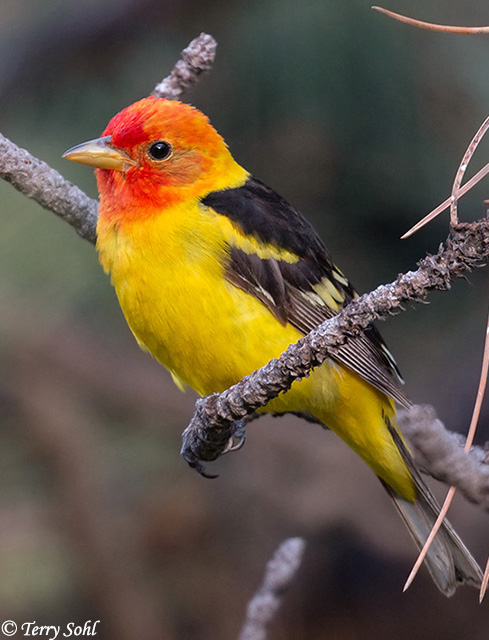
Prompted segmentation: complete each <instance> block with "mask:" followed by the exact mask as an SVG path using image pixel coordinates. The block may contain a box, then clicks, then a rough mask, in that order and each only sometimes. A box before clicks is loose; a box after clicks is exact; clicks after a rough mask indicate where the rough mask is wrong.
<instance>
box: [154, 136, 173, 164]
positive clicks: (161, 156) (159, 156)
mask: <svg viewBox="0 0 489 640" xmlns="http://www.w3.org/2000/svg"><path fill="white" fill-rule="evenodd" d="M148 153H149V155H150V156H151V157H152V158H153V160H166V158H168V156H169V155H170V153H171V146H170V145H169V144H168V142H165V141H164V140H158V141H157V142H152V143H151V144H150V145H149V147H148Z"/></svg>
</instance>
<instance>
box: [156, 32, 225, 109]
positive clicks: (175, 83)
mask: <svg viewBox="0 0 489 640" xmlns="http://www.w3.org/2000/svg"><path fill="white" fill-rule="evenodd" d="M216 48H217V42H216V41H215V40H214V38H213V37H212V36H210V35H209V34H207V33H201V34H200V36H198V37H197V38H195V39H194V40H192V42H191V43H190V44H189V45H188V47H187V48H186V49H184V50H183V51H182V54H181V55H182V59H181V60H179V61H178V62H177V64H176V65H175V66H174V67H173V70H172V71H171V73H170V75H168V76H167V77H166V78H164V79H163V80H162V81H161V82H159V83H158V84H157V85H156V87H155V88H154V90H153V93H152V95H154V96H157V97H158V98H167V99H168V100H179V99H180V97H181V95H182V93H183V92H184V91H186V90H187V89H189V88H190V87H191V86H193V85H194V84H195V83H196V82H197V80H198V78H199V76H200V75H201V74H202V73H203V72H204V71H208V70H209V69H210V68H211V67H212V65H213V64H214V59H215V57H216Z"/></svg>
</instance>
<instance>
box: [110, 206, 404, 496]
mask: <svg viewBox="0 0 489 640" xmlns="http://www.w3.org/2000/svg"><path fill="white" fill-rule="evenodd" d="M204 239H205V241H204ZM98 248H99V251H100V259H101V262H102V264H103V265H104V268H105V269H106V270H107V271H110V272H111V276H112V281H113V284H114V286H115V289H116V292H117V296H118V298H119V302H120V305H121V307H122V310H123V312H124V315H125V317H126V320H127V322H128V324H129V326H130V328H131V330H132V331H133V333H134V335H135V336H136V338H137V340H138V342H139V343H140V345H141V346H142V347H143V348H145V349H146V350H147V351H149V352H150V353H151V354H152V355H153V356H154V357H155V358H156V359H157V360H158V361H159V362H160V363H161V364H163V365H164V366H165V367H166V368H167V369H168V370H169V371H170V372H171V373H172V374H173V376H174V377H175V378H176V379H177V380H178V381H179V383H180V384H181V385H189V386H190V387H192V388H193V389H195V390H196V391H197V392H198V393H199V394H201V395H207V394H209V393H212V392H215V391H217V392H219V391H222V390H224V389H226V388H227V387H229V386H231V385H232V384H234V383H236V382H237V381H239V380H240V379H241V378H242V377H243V376H245V375H247V374H249V373H251V372H252V371H254V370H255V369H258V368H260V367H261V366H263V365H264V364H266V363H267V362H268V361H269V360H271V359H272V358H276V357H278V356H279V355H280V354H281V353H282V352H283V351H284V350H285V349H286V348H287V346H288V345H289V344H291V343H293V342H296V341H297V340H298V339H299V338H300V337H301V334H300V333H299V332H298V331H297V330H296V329H294V328H293V327H291V326H290V325H287V326H285V327H284V326H282V325H281V324H280V323H279V322H278V321H277V319H276V318H275V317H274V316H273V315H272V314H271V313H270V312H269V311H268V309H267V308H266V307H265V306H264V305H263V304H262V303H261V302H259V301H258V300H257V299H256V298H255V297H254V296H252V295H249V294H247V293H245V292H243V291H241V290H240V289H238V288H236V287H235V286H233V285H231V284H230V283H228V282H227V281H226V280H225V278H224V273H223V264H222V263H221V262H220V260H219V256H222V255H223V254H224V251H225V238H224V234H223V231H222V228H221V227H220V225H219V224H216V219H215V214H214V217H213V214H211V213H205V212H202V211H201V210H199V209H198V208H197V207H196V206H195V207H194V208H193V209H192V210H185V212H183V211H182V210H178V209H175V210H172V211H170V212H165V213H164V214H163V215H161V216H159V217H158V218H156V219H152V220H151V221H149V222H146V223H145V222H144V221H143V222H138V223H134V224H133V225H131V227H130V228H129V229H125V230H124V231H122V230H119V231H117V230H116V229H115V227H111V226H105V225H104V224H103V223H102V224H99V228H98ZM266 410H268V411H307V412H309V413H311V414H312V415H314V416H316V417H317V418H318V419H320V420H321V421H322V422H324V423H325V424H326V425H327V426H328V427H330V428H331V429H333V430H334V431H335V432H336V433H338V435H339V436H340V437H341V438H343V439H344V440H345V441H346V442H347V443H348V444H349V445H350V446H351V447H352V448H353V449H354V450H355V451H357V453H358V454H359V455H360V456H361V457H362V458H364V460H365V461H366V462H367V463H368V464H369V465H370V466H371V467H372V468H373V469H374V471H375V472H376V473H377V475H379V476H380V477H382V478H383V479H384V480H385V481H386V482H387V483H388V484H389V485H391V486H392V487H393V488H394V489H395V490H396V491H397V492H398V493H399V494H400V495H403V496H404V497H406V498H408V499H414V487H413V483H412V480H411V478H410V475H409V473H408V471H407V469H406V467H405V465H404V463H403V461H402V459H401V457H400V455H399V453H398V452H397V449H396V448H395V445H394V443H393V442H392V439H391V437H390V435H389V433H388V431H387V429H386V426H385V423H384V420H383V418H382V413H383V412H386V413H388V414H389V416H390V417H391V418H393V416H394V414H395V410H394V406H393V403H392V401H391V400H390V399H388V398H387V397H386V396H385V395H384V394H382V393H380V392H379V391H377V390H376V389H374V388H373V387H371V386H370V385H369V384H368V383H366V382H365V381H364V380H363V379H361V378H360V377H359V376H357V375H356V374H354V373H352V372H351V371H349V370H348V369H346V368H344V367H342V366H340V365H337V364H334V363H333V362H332V361H327V362H325V363H324V364H323V365H322V366H321V367H319V368H318V369H316V370H315V371H314V372H313V373H312V374H311V376H310V377H309V378H307V379H304V380H302V381H297V382H295V383H294V384H293V385H292V387H291V389H290V390H289V391H288V392H287V393H286V394H281V395H280V396H279V397H278V398H277V399H275V400H273V401H271V402H270V403H269V404H268V405H267V407H266Z"/></svg>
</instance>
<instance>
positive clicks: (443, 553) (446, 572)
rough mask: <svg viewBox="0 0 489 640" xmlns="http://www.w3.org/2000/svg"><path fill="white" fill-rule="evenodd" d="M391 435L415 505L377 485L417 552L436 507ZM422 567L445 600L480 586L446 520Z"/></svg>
mask: <svg viewBox="0 0 489 640" xmlns="http://www.w3.org/2000/svg"><path fill="white" fill-rule="evenodd" d="M391 433H392V435H393V438H394V441H395V443H396V445H397V447H398V449H399V451H400V453H401V456H402V457H403V459H404V461H405V463H406V465H407V467H408V469H409V471H410V473H411V475H412V477H413V480H414V483H415V485H416V489H417V491H418V496H417V499H416V501H415V502H413V503H411V502H408V501H407V500H404V499H403V498H401V497H400V496H399V495H397V493H396V492H395V491H394V490H393V489H392V488H391V487H389V486H388V485H387V484H386V483H385V482H384V481H383V480H381V482H382V484H383V485H384V487H385V488H386V490H387V492H388V493H389V495H390V496H391V497H392V498H393V500H394V504H395V505H396V508H397V510H398V511H399V514H400V516H401V518H402V519H403V520H404V522H405V523H406V526H407V528H408V530H409V532H410V534H411V536H412V537H413V539H414V541H415V542H416V545H417V546H418V548H419V549H420V550H421V549H422V547H423V545H424V543H425V541H426V539H427V537H428V535H429V533H430V531H431V529H432V526H433V524H434V523H435V520H436V518H437V517H438V514H439V512H440V507H439V505H438V503H437V501H436V499H435V497H434V496H433V494H432V493H431V491H430V490H429V489H428V487H427V486H426V484H425V482H424V481H423V479H422V477H421V475H420V473H419V471H418V470H417V468H416V466H415V464H414V462H413V459H412V456H411V454H410V452H409V451H408V449H407V447H406V445H405V444H404V442H403V440H402V438H401V437H400V436H399V434H398V433H397V432H396V431H395V430H394V429H392V430H391ZM425 564H426V567H427V569H428V571H429V572H430V574H431V576H432V578H433V580H434V582H435V584H436V586H437V587H438V588H439V589H440V591H442V592H443V593H444V594H445V595H446V596H451V595H453V594H454V593H455V590H456V588H457V587H458V586H460V585H462V584H469V585H471V586H473V587H477V588H480V586H481V581H482V571H481V569H480V567H479V565H478V564H477V562H476V561H475V560H474V558H473V557H472V555H471V554H470V552H469V550H468V549H467V547H466V546H465V545H464V543H463V542H462V540H461V539H460V538H459V536H458V535H457V533H456V532H455V530H454V529H453V527H452V525H451V524H450V523H449V522H448V521H447V520H445V521H444V522H443V525H442V526H441V528H440V530H439V532H438V534H437V536H436V537H435V539H434V540H433V543H432V545H431V547H430V550H429V551H428V554H427V556H426V558H425Z"/></svg>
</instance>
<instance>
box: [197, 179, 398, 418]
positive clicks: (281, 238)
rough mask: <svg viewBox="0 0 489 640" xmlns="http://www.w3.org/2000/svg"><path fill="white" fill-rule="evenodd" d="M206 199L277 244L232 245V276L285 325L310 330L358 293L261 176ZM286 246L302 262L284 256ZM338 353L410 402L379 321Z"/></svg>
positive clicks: (247, 230) (248, 232)
mask: <svg viewBox="0 0 489 640" xmlns="http://www.w3.org/2000/svg"><path fill="white" fill-rule="evenodd" d="M202 204H204V205H205V206H207V207H210V208H211V209H213V210H214V211H215V212H216V213H218V214H220V215H224V216H226V217H227V218H228V219H229V220H231V221H232V223H233V224H234V225H235V226H236V227H237V229H239V231H241V232H242V233H243V234H244V235H245V236H248V237H253V238H254V240H255V241H257V242H258V243H260V245H263V246H264V247H265V246H266V247H272V249H273V248H275V249H276V250H277V251H276V254H275V255H276V256H278V257H275V256H270V257H266V258H263V257H259V256H258V255H257V254H256V253H250V252H249V251H248V250H243V248H240V247H239V246H238V245H237V246H230V247H229V258H228V262H227V264H226V277H227V279H228V280H229V281H230V282H231V283H232V284H234V285H235V286H237V287H239V288H241V289H242V290H243V291H246V292H247V293H250V294H252V295H254V296H255V297H256V298H258V299H259V300H260V301H261V302H262V303H263V304H264V305H266V306H267V307H268V308H269V309H270V311H271V312H272V313H273V314H274V315H275V316H276V318H277V319H278V320H279V321H280V322H281V323H282V324H284V325H285V324H287V323H289V324H291V325H292V326H294V327H295V328H296V329H298V330H299V331H300V332H302V333H303V334H307V333H309V331H311V330H312V329H314V328H316V327H317V326H318V325H320V324H321V323H322V322H323V321H324V320H327V319H328V318H331V317H333V316H334V315H336V314H337V313H338V312H339V311H340V310H341V309H342V308H343V306H345V304H347V303H348V302H349V301H350V300H351V299H352V298H354V297H357V294H356V292H355V290H354V288H353V287H352V285H351V284H350V283H349V281H348V280H347V279H346V278H345V276H344V275H343V274H342V273H341V271H339V269H337V267H336V266H335V265H334V264H333V262H332V261H331V259H330V257H329V255H328V252H327V250H326V248H325V246H324V244H323V242H322V241H321V239H320V238H319V236H318V235H317V233H316V231H315V230H314V228H313V227H312V225H310V224H309V223H308V222H307V221H306V220H305V219H304V218H303V217H302V215H301V214H300V213H299V212H298V211H297V210H296V209H294V207H292V206H291V205H290V204H289V203H288V202H287V201H286V200H284V199H283V198H281V197H280V196H279V195H278V194H276V193H275V192H274V191H273V190H272V189H270V188H269V187H267V186H266V185H264V184H263V183H262V182H260V181H259V180H256V179H255V178H249V179H248V180H247V182H246V183H245V184H244V185H243V186H242V187H238V188H234V189H226V190H223V191H214V192H212V193H210V194H208V195H207V196H206V197H205V198H204V199H203V200H202ZM283 250H285V251H287V252H289V254H292V255H293V256H294V259H295V258H296V259H295V261H293V262H291V261H289V260H288V259H280V251H283ZM335 359H336V360H338V361H339V362H341V363H342V364H344V365H346V366H347V367H349V368H350V369H352V370H353V371H355V372H356V373H358V374H359V375H360V376H362V377H363V378H364V379H365V380H367V381H368V382H369V383H370V384H372V385H373V386H374V387H376V388H378V389H379V390H380V391H382V392H383V393H385V394H387V395H389V396H391V397H392V398H393V399H394V400H396V401H397V402H399V403H400V404H401V405H403V406H410V403H409V401H408V400H407V398H406V397H405V395H404V394H403V392H402V390H401V388H400V386H401V384H402V378H401V376H400V373H399V370H398V368H397V365H396V363H395V361H394V359H393V357H392V356H391V354H390V352H389V350H388V349H387V347H386V345H385V343H384V341H383V340H382V338H381V336H380V334H379V332H378V331H377V329H376V328H375V327H373V326H371V327H369V328H368V329H367V330H366V331H365V332H364V333H363V334H362V335H359V336H354V337H351V338H349V339H348V341H347V342H346V343H345V344H344V345H342V346H341V347H339V349H338V352H337V354H336V355H335Z"/></svg>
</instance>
